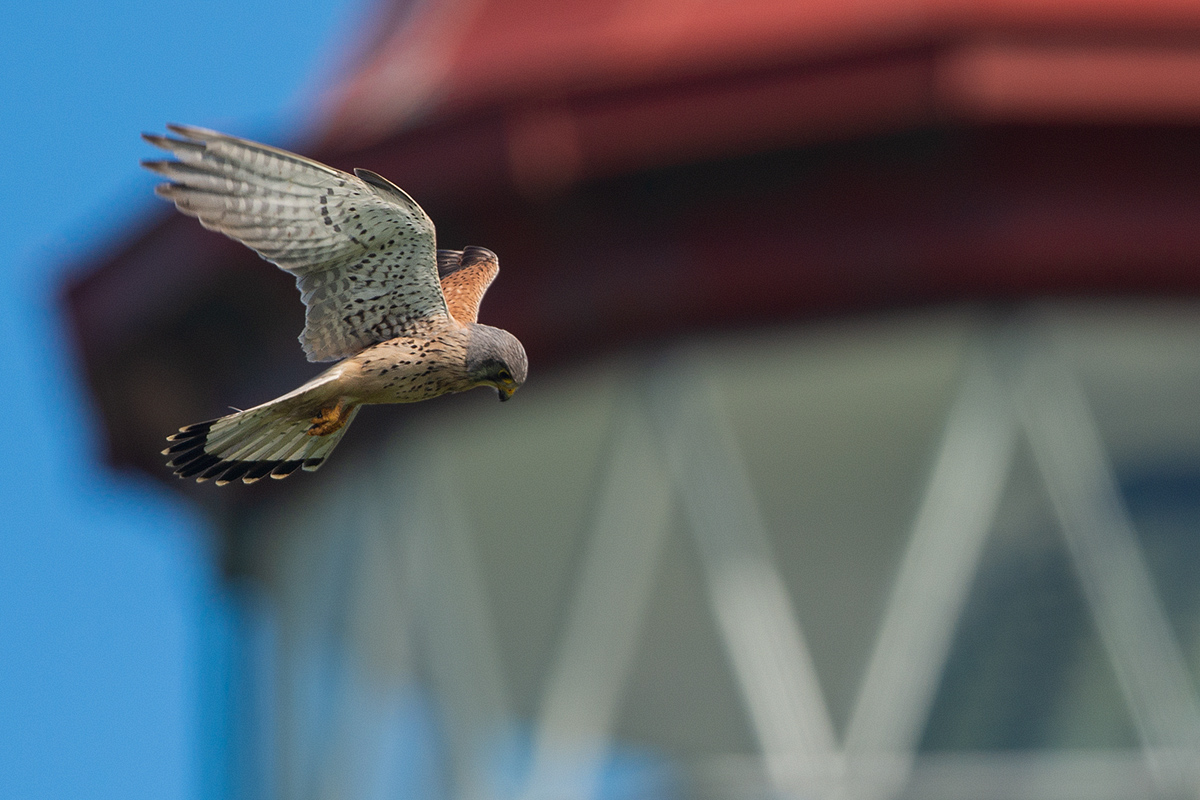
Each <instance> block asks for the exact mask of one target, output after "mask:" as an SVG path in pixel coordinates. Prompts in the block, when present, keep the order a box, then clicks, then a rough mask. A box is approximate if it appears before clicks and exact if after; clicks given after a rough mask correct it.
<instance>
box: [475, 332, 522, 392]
mask: <svg viewBox="0 0 1200 800" xmlns="http://www.w3.org/2000/svg"><path fill="white" fill-rule="evenodd" d="M497 362H498V363H499V364H500V365H502V366H504V367H507V369H508V371H509V372H510V373H512V376H513V380H514V381H516V383H517V385H520V384H522V383H524V382H525V376H526V375H527V374H528V373H529V359H528V358H527V357H526V355H525V348H524V347H522V346H521V342H520V341H519V340H518V339H517V337H515V336H513V335H512V334H511V333H509V332H508V331H505V330H501V329H500V328H493V327H492V326H490V325H480V324H478V323H476V324H474V325H472V326H471V339H470V342H469V343H468V344H467V374H468V375H472V376H477V375H485V374H487V373H488V372H490V366H491V365H494V364H496V363H497Z"/></svg>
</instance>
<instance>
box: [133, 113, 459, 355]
mask: <svg viewBox="0 0 1200 800" xmlns="http://www.w3.org/2000/svg"><path fill="white" fill-rule="evenodd" d="M168 128H169V129H170V130H171V131H172V132H174V133H176V134H178V135H179V136H180V137H182V138H175V137H170V136H157V135H153V134H144V138H145V139H146V140H147V141H148V142H150V143H151V144H153V145H155V146H157V147H160V148H162V149H164V150H167V151H169V152H170V153H171V154H172V155H173V156H174V157H175V158H174V160H161V161H144V162H142V163H143V165H144V166H145V167H146V168H147V169H150V170H152V171H154V172H156V173H158V174H160V175H162V176H164V177H166V178H167V179H168V180H169V181H170V182H169V183H164V184H160V185H159V186H158V187H157V188H156V190H155V191H156V192H157V193H158V194H159V195H161V196H162V197H165V198H167V199H169V200H171V201H173V202H174V203H175V206H176V208H178V209H179V210H180V211H181V212H183V213H184V214H188V215H190V216H193V217H196V218H197V219H199V220H200V224H202V225H203V226H204V227H206V228H210V229H212V230H216V231H220V232H221V233H224V234H225V235H226V236H229V237H230V238H232V239H235V240H237V241H239V242H241V243H242V244H245V245H246V246H247V247H250V248H251V249H253V250H255V251H256V252H257V253H258V254H259V255H261V256H262V257H263V258H265V259H267V260H268V261H271V262H272V263H274V264H276V265H277V266H279V267H280V268H281V269H284V270H286V271H288V272H291V273H292V274H293V275H295V276H296V285H297V287H298V288H299V289H300V296H301V299H302V300H303V301H304V304H305V306H306V314H305V326H304V332H303V333H302V334H301V335H300V342H301V344H302V345H303V347H304V351H305V353H306V354H307V355H308V357H309V359H310V360H312V361H331V360H334V359H338V358H344V357H346V356H348V355H352V354H354V353H356V352H358V351H359V350H361V349H363V348H364V347H367V346H369V345H371V344H374V343H376V342H380V341H384V340H386V339H390V338H393V337H395V336H398V335H400V334H402V333H403V332H404V331H405V330H406V329H409V328H410V327H412V326H414V325H422V324H424V323H425V321H427V320H431V319H434V318H438V317H444V316H446V315H447V314H448V309H447V305H446V300H445V298H444V296H443V294H442V290H441V286H440V283H439V280H438V273H437V262H436V256H435V233H434V227H433V222H432V221H430V219H429V217H428V216H427V215H426V214H425V212H424V211H423V210H422V209H421V207H420V206H419V205H418V204H417V203H416V201H414V200H413V199H412V198H411V197H409V195H408V194H407V193H406V192H404V191H403V190H402V189H400V188H399V187H398V186H395V185H394V184H392V183H391V182H389V181H387V180H386V179H385V178H382V177H380V176H378V175H376V174H375V173H373V172H369V171H368V170H356V171H355V172H356V174H355V175H350V174H348V173H345V172H342V171H341V170H336V169H333V168H332V167H327V166H325V165H324V164H320V163H318V162H316V161H312V160H310V159H307V158H303V157H302V156H298V155H295V154H294V153H289V152H287V151H284V150H279V149H276V148H274V147H269V146H267V145H262V144H258V143H256V142H251V141H247V140H244V139H237V138H235V137H232V136H226V135H224V134H221V133H217V132H215V131H209V130H205V129H202V128H193V127H186V126H181V125H169V126H168Z"/></svg>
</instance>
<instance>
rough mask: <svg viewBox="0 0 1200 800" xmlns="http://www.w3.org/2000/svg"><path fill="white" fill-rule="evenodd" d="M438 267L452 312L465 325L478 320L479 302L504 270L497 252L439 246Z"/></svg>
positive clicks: (447, 303) (474, 248) (447, 302)
mask: <svg viewBox="0 0 1200 800" xmlns="http://www.w3.org/2000/svg"><path fill="white" fill-rule="evenodd" d="M437 267H438V277H440V278H441V281H442V294H443V295H444V296H445V298H446V306H447V307H448V308H449V309H450V315H451V316H452V317H454V318H455V319H456V320H458V321H459V323H461V324H463V325H466V324H468V323H471V322H477V321H478V320H479V303H480V301H482V300H483V295H484V293H485V292H487V290H488V287H489V286H491V285H492V281H494V280H496V276H497V275H498V274H499V273H500V260H499V259H498V258H496V254H495V253H493V252H492V251H491V250H488V249H486V248H483V247H466V248H463V249H462V250H438V251H437Z"/></svg>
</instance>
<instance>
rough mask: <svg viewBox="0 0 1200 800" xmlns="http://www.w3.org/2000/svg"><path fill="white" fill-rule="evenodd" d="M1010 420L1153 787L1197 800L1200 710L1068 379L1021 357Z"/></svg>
mask: <svg viewBox="0 0 1200 800" xmlns="http://www.w3.org/2000/svg"><path fill="white" fill-rule="evenodd" d="M1014 402H1015V406H1016V409H1017V414H1018V416H1019V418H1020V420H1021V423H1022V425H1023V426H1024V427H1025V430H1026V432H1027V433H1028V436H1029V441H1030V444H1031V446H1032V448H1033V454H1034V459H1035V461H1036V462H1037V464H1038V467H1039V469H1040V470H1041V472H1042V476H1043V478H1044V480H1045V483H1046V488H1047V491H1048V492H1049V496H1050V501H1051V503H1052V505H1053V507H1054V511H1055V513H1056V514H1057V516H1058V519H1059V523H1060V525H1061V526H1062V531H1063V536H1064V538H1065V540H1066V544H1067V549H1068V552H1069V553H1070V556H1071V560H1072V562H1073V564H1074V566H1075V571H1076V573H1077V574H1078V576H1079V582H1080V584H1081V585H1082V587H1083V592H1084V597H1085V599H1086V600H1087V603H1088V606H1089V607H1090V609H1091V612H1092V615H1093V618H1094V619H1095V621H1096V627H1097V629H1098V630H1099V633H1100V636H1101V639H1102V640H1103V642H1104V646H1105V648H1106V650H1107V651H1108V655H1109V660H1110V661H1111V662H1112V665H1113V668H1114V670H1115V671H1116V674H1117V679H1118V681H1119V683H1120V686H1121V689H1122V691H1123V692H1124V694H1125V698H1126V701H1127V703H1128V705H1129V709H1130V712H1131V713H1132V715H1133V719H1134V722H1135V724H1136V725H1137V728H1138V731H1139V733H1140V735H1141V738H1142V743H1143V745H1144V746H1145V747H1146V748H1147V756H1148V758H1150V759H1151V761H1152V766H1154V767H1155V768H1156V770H1157V774H1158V775H1159V781H1160V786H1161V788H1163V789H1164V790H1167V791H1170V792H1175V791H1179V790H1180V789H1186V790H1188V791H1189V793H1190V794H1191V795H1192V796H1198V795H1200V704H1198V703H1197V699H1196V695H1195V691H1194V689H1193V686H1192V681H1191V676H1190V674H1189V672H1188V668H1187V664H1186V662H1185V661H1184V658H1183V654H1182V653H1181V652H1180V648H1179V644H1178V642H1177V641H1176V639H1175V636H1174V634H1173V633H1172V631H1171V628H1170V625H1169V623H1168V622H1167V617H1166V612H1165V611H1164V610H1163V607H1162V603H1161V602H1160V600H1159V598H1158V594H1157V592H1156V591H1155V588H1154V582H1153V579H1152V578H1151V576H1150V572H1149V570H1148V569H1147V567H1146V564H1145V562H1144V560H1143V559H1142V553H1141V548H1140V547H1139V545H1138V542H1137V537H1136V535H1135V533H1134V528H1133V522H1132V520H1131V519H1130V518H1129V513H1128V511H1127V510H1126V508H1125V505H1124V503H1123V501H1122V499H1121V496H1120V490H1119V488H1118V486H1117V481H1116V477H1115V475H1114V474H1113V468H1112V465H1111V464H1110V463H1109V461H1108V459H1107V457H1106V455H1105V451H1104V446H1103V444H1102V442H1101V440H1100V435H1099V433H1098V431H1097V429H1096V423H1095V421H1094V419H1093V418H1092V415H1091V411H1090V409H1089V407H1088V403H1087V400H1086V398H1085V396H1084V394H1083V390H1082V389H1081V387H1080V386H1079V384H1078V382H1077V380H1076V379H1075V378H1074V376H1073V375H1072V374H1071V371H1070V369H1069V367H1068V366H1067V365H1066V364H1065V363H1064V361H1063V359H1061V358H1058V357H1056V356H1055V355H1054V354H1052V353H1051V352H1048V350H1047V348H1039V349H1037V350H1035V351H1034V352H1032V353H1030V354H1028V355H1027V356H1026V359H1025V364H1024V371H1023V375H1022V376H1021V381H1020V384H1019V387H1018V389H1017V391H1015V392H1014Z"/></svg>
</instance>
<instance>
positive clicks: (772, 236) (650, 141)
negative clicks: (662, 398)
mask: <svg viewBox="0 0 1200 800" xmlns="http://www.w3.org/2000/svg"><path fill="white" fill-rule="evenodd" d="M406 15H408V16H406ZM377 23H378V24H377V25H376V28H377V30H379V31H380V33H379V35H377V36H376V37H375V38H374V39H373V40H372V41H371V42H370V43H369V44H367V45H365V46H364V47H363V48H362V51H361V53H360V55H359V56H358V57H357V60H356V61H354V62H353V67H352V68H351V69H350V70H348V71H347V74H346V78H345V80H344V81H343V82H342V83H340V84H337V85H335V86H334V88H333V89H332V90H330V91H329V92H328V93H327V94H326V95H325V96H324V97H323V98H322V102H321V103H320V104H319V109H320V111H319V112H318V116H319V119H318V120H317V122H318V130H320V131H321V134H320V136H319V138H318V139H317V141H316V142H315V143H313V144H312V145H311V146H306V147H303V148H301V149H302V150H303V152H304V153H305V154H306V155H309V156H312V157H314V158H317V159H320V160H323V161H327V162H328V163H332V164H334V165H335V166H339V167H342V168H349V167H353V166H363V167H367V168H370V169H373V170H375V171H376V172H379V173H381V174H384V175H386V176H388V177H389V178H391V179H393V180H394V181H396V182H397V183H399V184H400V185H402V186H403V187H404V188H405V189H407V190H408V191H409V192H410V193H411V194H412V195H413V196H414V197H416V198H417V199H418V200H419V201H420V202H421V203H422V204H423V205H424V206H425V208H426V209H427V210H428V211H429V212H430V215H431V216H432V217H433V219H434V220H435V221H436V222H437V224H438V230H439V237H440V239H441V243H442V244H443V245H444V246H450V247H458V246H461V245H466V244H477V245H483V246H486V247H488V248H490V249H492V250H494V251H495V252H497V253H499V254H500V259H501V264H502V269H503V272H502V275H501V278H500V279H499V280H498V281H497V282H496V284H495V285H494V286H493V288H492V289H491V291H490V292H489V295H488V298H487V300H486V302H485V305H484V309H483V317H484V319H485V320H486V321H487V322H490V323H492V324H497V325H500V326H502V327H508V328H510V329H512V330H513V331H514V332H516V333H517V334H518V335H519V336H520V338H521V339H522V340H523V341H524V342H525V344H526V346H527V349H528V350H529V352H530V356H531V359H532V360H533V361H535V362H537V363H538V364H539V366H544V365H545V364H546V363H547V362H548V361H552V360H553V359H554V358H568V357H569V358H575V357H579V355H580V354H582V353H586V352H589V351H594V350H595V349H597V348H604V347H614V346H620V344H621V343H623V342H628V341H630V340H633V339H641V338H647V337H657V336H663V335H674V334H675V333H677V332H680V331H684V330H694V329H696V328H703V327H713V326H721V325H728V324H735V325H738V324H755V323H759V322H762V321H766V320H771V319H796V318H802V317H806V316H811V315H813V314H829V313H839V312H843V311H850V310H874V309H882V308H892V307H898V306H911V305H914V304H921V303H931V302H943V301H962V300H969V301H987V302H990V301H992V300H995V299H1004V298H1022V297H1030V296H1042V295H1047V294H1053V295H1064V294H1066V295H1074V294H1083V293H1087V294H1096V293H1102V294H1110V293H1119V294H1129V293H1151V294H1164V293H1173V294H1180V293H1186V294H1190V295H1195V294H1200V269H1198V268H1197V266H1198V264H1200V191H1197V187H1198V186H1200V3H1196V2H1194V1H1193V0H1188V2H1178V1H1174V0H1141V1H1135V2H1117V1H1116V0H1073V1H1072V0H1061V1H1058V2H1052V3H1047V2H1044V0H1039V1H1038V2H1032V1H1028V2H1024V1H1021V0H990V1H989V0H978V1H977V2H966V1H965V0H962V1H955V2H951V0H943V1H942V2H912V1H911V0H907V1H906V0H836V1H829V0H806V2H794V3H775V2H767V0H642V1H640V2H628V1H627V0H624V1H622V2H605V1H604V0H571V1H569V2H568V1H565V0H442V1H441V2H428V3H417V4H412V3H407V2H406V3H390V4H387V5H385V6H382V7H381V8H380V11H379V14H378V15H377ZM194 122H197V123H201V124H202V123H203V120H196V121H194ZM282 144H284V145H285V146H287V144H288V143H286V142H284V143H282ZM248 281H250V282H253V283H254V285H253V286H250V285H249V284H248V283H247V282H248ZM221 287H225V288H221ZM231 287H232V288H231ZM220 292H226V294H225V295H221V297H225V298H226V299H224V300H221V302H222V303H225V305H223V306H221V308H226V307H228V306H230V305H231V304H232V305H233V306H236V305H237V304H238V303H240V302H241V300H240V299H239V298H240V297H242V296H246V295H249V294H253V296H254V297H256V298H259V299H258V300H257V301H256V302H259V303H260V304H262V305H264V307H265V305H270V307H271V309H273V310H272V312H271V314H269V315H266V316H267V317H269V319H270V320H271V322H270V325H271V326H273V327H272V328H271V329H270V331H263V332H260V333H259V334H255V335H269V336H271V337H274V338H272V342H274V343H275V344H274V345H273V346H274V347H275V349H274V350H270V352H272V353H273V354H276V356H278V354H279V353H284V352H287V353H292V352H293V351H294V355H295V356H296V358H297V361H299V358H300V356H299V350H298V348H296V347H295V344H294V337H295V334H296V332H297V331H298V330H299V326H300V318H301V314H300V307H299V304H298V303H296V297H295V293H294V290H293V289H292V288H291V286H290V280H289V279H288V276H286V275H283V274H282V273H278V272H277V271H275V270H274V268H273V267H270V266H269V265H266V264H264V263H262V262H259V261H258V259H257V258H256V257H255V256H254V255H253V254H252V253H250V252H249V251H247V250H245V249H244V248H241V247H240V246H237V245H235V244H233V243H231V242H229V241H228V240H226V239H224V238H223V237H220V236H218V235H215V234H211V233H209V232H206V231H202V230H201V229H200V228H199V226H198V225H197V224H196V223H195V221H194V220H191V219H187V218H184V217H182V216H180V215H172V216H169V217H165V218H164V221H162V222H160V223H158V224H157V225H155V226H154V227H153V228H151V229H149V230H148V231H146V232H144V233H142V234H139V235H138V236H137V237H136V239H135V240H134V241H133V242H131V243H130V245H129V246H128V247H126V248H125V249H124V250H123V251H121V252H118V253H115V254H112V255H111V257H110V258H109V259H107V260H106V262H105V263H104V264H103V265H101V266H100V267H99V268H98V269H96V270H94V271H93V272H92V273H91V274H90V275H88V276H86V277H85V278H83V279H82V280H81V281H79V282H78V283H77V284H75V285H74V286H73V287H72V288H71V291H70V295H69V302H70V306H71V311H72V314H73V319H74V321H75V326H76V330H77V332H78V339H79V341H80V346H81V349H82V350H83V352H84V358H85V362H86V363H87V364H88V366H89V369H90V370H91V373H92V374H93V375H97V376H99V375H103V376H104V377H103V380H105V381H107V383H106V384H99V383H96V382H95V381H94V386H96V387H97V392H98V393H99V394H100V395H101V405H102V406H103V407H104V408H105V413H106V415H107V416H108V417H109V420H110V427H112V426H114V425H115V428H120V427H121V425H116V424H115V423H113V421H112V420H113V418H114V417H115V416H117V415H126V417H128V419H127V420H126V422H125V423H122V424H124V425H125V426H126V428H128V429H131V430H132V429H138V430H140V428H138V426H141V427H143V428H144V427H152V426H153V425H154V424H157V421H156V417H155V415H162V416H164V417H165V416H171V417H173V418H177V419H190V418H191V416H190V415H191V414H192V413H212V412H213V411H219V410H220V406H217V407H215V408H212V409H207V410H206V411H199V412H198V411H196V410H194V409H186V408H185V409H181V408H178V407H172V406H171V402H177V403H180V404H186V403H199V404H200V405H204V403H203V402H201V401H199V400H194V399H192V398H193V397H195V396H197V395H199V396H200V397H201V398H204V397H205V395H203V393H202V392H201V387H209V390H210V391H213V392H224V391H227V390H228V387H224V388H222V387H220V386H216V384H218V383H220V381H222V380H224V381H227V382H229V383H230V384H231V385H237V386H240V385H241V384H240V383H239V381H241V382H243V383H244V382H245V381H246V380H250V378H247V377H246V376H257V375H260V374H261V372H262V369H263V368H262V367H261V366H258V365H250V364H246V365H243V367H242V370H241V371H240V372H239V371H238V370H231V369H230V367H229V365H228V358H229V357H228V356H223V357H222V358H220V359H216V360H215V361H213V363H212V364H209V367H211V370H210V371H209V372H206V373H203V374H200V375H194V376H192V378H193V380H192V382H191V384H190V385H188V386H185V387H181V388H180V389H179V390H178V392H177V396H175V398H174V400H173V401H166V402H164V401H162V398H163V396H164V395H163V394H162V392H169V391H174V389H173V388H172V387H174V386H176V385H178V384H179V380H180V376H176V377H175V378H174V382H173V383H171V384H170V386H167V387H166V388H164V387H163V386H158V389H159V390H160V394H159V395H158V398H157V400H156V403H155V404H154V406H153V407H152V408H146V409H140V410H139V409H137V408H132V407H130V406H128V402H129V401H128V397H129V396H130V393H128V392H124V391H122V387H121V386H119V385H116V384H115V383H114V381H115V380H116V379H114V378H113V377H112V376H113V375H114V374H116V371H119V369H121V368H124V365H125V364H126V363H128V362H129V359H130V358H131V357H132V356H131V354H132V355H133V356H136V357H137V358H148V356H147V355H146V354H147V353H148V352H150V351H151V349H152V348H151V347H150V344H149V343H154V348H161V346H162V345H161V343H162V342H164V341H175V340H174V339H172V338H171V337H172V336H175V337H177V339H178V341H179V342H183V344H180V345H179V346H180V348H181V351H180V352H178V353H173V354H172V357H171V359H170V363H175V364H177V363H180V362H189V359H190V360H191V362H190V363H195V361H196V359H204V358H207V359H209V360H210V361H212V358H210V356H209V354H208V350H207V349H204V350H202V351H199V352H197V353H196V354H194V355H189V353H190V352H191V351H190V350H189V349H188V348H192V349H195V346H194V345H193V344H187V343H186V342H187V341H188V340H187V336H188V335H189V334H187V331H189V330H193V329H194V327H193V328H189V327H188V326H189V325H191V326H194V324H195V322H194V320H195V319H196V318H203V317H202V316H201V317H196V316H195V314H201V312H200V311H195V312H194V314H193V316H188V314H192V313H193V312H191V311H189V309H194V308H196V307H197V304H198V303H199V302H200V300H198V299H197V298H201V297H209V298H210V300H211V298H212V297H214V296H216V295H215V294H214V293H216V294H219V293H220ZM212 302H216V301H215V300H214V301H212ZM203 313H204V314H207V313H209V312H208V311H205V312H203ZM250 316H253V318H254V319H259V318H262V317H263V316H264V315H247V318H249V317H250ZM247 324H249V323H247ZM276 329H277V331H278V332H277V333H276V332H272V331H276ZM155 352H157V350H155ZM256 352H266V349H264V348H262V347H260V348H257V350H256ZM276 356H273V360H271V361H270V363H271V364H272V365H277V364H280V363H284V362H283V361H281V360H280V358H281V357H276ZM164 363H166V360H164ZM202 363H205V364H208V361H203V362H202ZM287 363H290V362H287ZM101 366H103V369H102V368H101ZM301 366H303V365H302V363H301ZM271 368H272V369H278V367H277V366H273V367H271ZM140 369H141V372H140V373H139V375H140V376H141V377H136V376H135V378H136V379H137V380H150V379H152V378H154V376H156V375H158V374H159V372H161V370H162V369H165V367H164V366H162V365H161V364H157V365H156V363H151V362H149V361H148V362H147V364H146V365H145V367H144V368H140ZM289 369H290V367H289ZM296 369H297V370H299V367H297V368H296ZM147 375H149V376H150V378H147ZM238 376H241V377H238ZM135 378H130V380H134V379H135ZM254 379H257V378H254ZM109 384H112V385H109ZM214 387H215V388H214ZM242 389H243V390H245V387H244V386H242ZM248 394H249V393H248ZM108 396H111V397H113V398H114V400H113V401H112V403H108V401H107V400H105V397H108ZM243 399H244V400H246V401H247V402H251V401H253V402H258V401H260V400H261V399H262V397H261V396H257V397H242V396H240V395H239V396H235V397H229V396H228V395H227V394H226V395H224V399H223V400H222V401H221V402H222V403H228V402H235V403H236V402H239V401H241V400H243ZM108 405H111V406H112V408H111V409H110V408H109V407H108ZM151 418H154V419H151ZM148 420H149V421H148ZM135 432H136V431H135ZM159 433H160V431H158V430H155V431H154V436H155V437H157V436H158V435H159ZM121 435H122V434H119V433H118V434H114V438H115V439H120V436H121ZM147 436H148V435H147ZM147 442H149V438H147ZM148 446H150V445H148V444H145V445H143V444H137V445H136V446H135V445H130V448H131V450H135V451H136V452H138V453H140V452H141V450H142V449H144V447H148Z"/></svg>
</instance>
